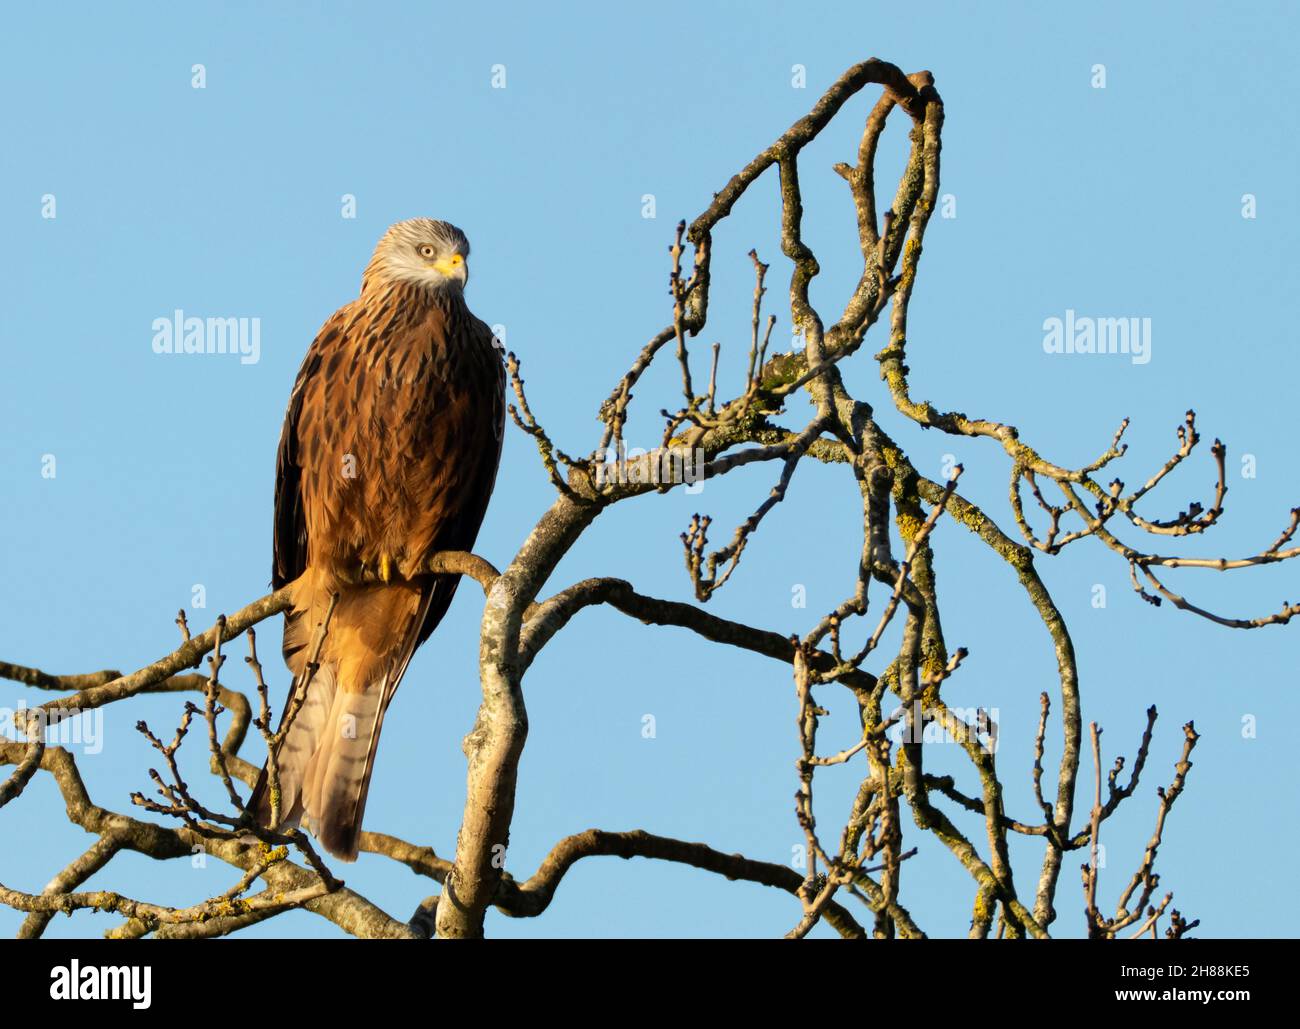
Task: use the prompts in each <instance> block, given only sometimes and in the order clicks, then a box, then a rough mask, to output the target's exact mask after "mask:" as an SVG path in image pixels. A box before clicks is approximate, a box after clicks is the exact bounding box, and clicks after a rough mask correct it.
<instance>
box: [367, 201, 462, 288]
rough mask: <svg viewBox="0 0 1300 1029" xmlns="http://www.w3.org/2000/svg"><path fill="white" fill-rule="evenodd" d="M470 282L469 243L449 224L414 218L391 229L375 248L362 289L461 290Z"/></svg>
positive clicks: (430, 219) (458, 230)
mask: <svg viewBox="0 0 1300 1029" xmlns="http://www.w3.org/2000/svg"><path fill="white" fill-rule="evenodd" d="M468 281H469V240H468V239H466V238H465V233H463V232H461V231H460V229H458V228H456V226H454V225H452V224H451V223H450V222H440V221H434V220H433V219H432V218H412V219H411V220H410V221H404V222H398V223H397V224H396V225H394V226H392V227H391V228H389V230H388V231H387V232H385V233H384V235H383V238H382V239H380V241H379V245H378V246H376V247H375V254H374V256H373V257H372V258H371V259H370V264H369V265H368V266H367V268H366V273H365V276H364V277H363V278H362V289H363V290H365V289H367V288H368V287H375V286H377V287H381V288H382V287H384V286H391V285H396V284H397V283H409V284H411V285H415V286H424V287H425V288H426V289H431V290H444V289H452V290H457V291H459V290H462V289H464V288H465V284H466V283H467V282H468Z"/></svg>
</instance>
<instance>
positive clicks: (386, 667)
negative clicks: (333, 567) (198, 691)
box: [249, 571, 430, 861]
mask: <svg viewBox="0 0 1300 1029" xmlns="http://www.w3.org/2000/svg"><path fill="white" fill-rule="evenodd" d="M294 589H295V597H294V607H293V609H292V610H291V611H290V612H288V613H287V614H286V616H285V648H284V649H285V659H286V661H287V663H288V665H289V668H290V671H292V672H293V673H294V691H293V693H292V694H291V695H290V700H289V701H288V702H287V703H286V707H285V713H286V715H285V716H287V714H288V712H289V711H291V710H292V698H293V697H294V696H296V695H297V693H298V692H299V691H300V690H301V689H302V687H303V684H304V681H305V679H306V664H307V660H308V658H309V656H310V651H311V644H312V640H313V637H314V634H315V631H316V626H317V625H319V624H320V622H321V620H322V619H323V618H324V616H325V612H326V610H327V609H328V605H329V598H330V593H331V590H332V589H339V600H338V604H337V606H336V607H335V609H334V614H333V615H332V616H331V618H330V623H329V631H328V633H327V635H326V637H325V642H324V644H323V646H322V648H321V655H320V660H319V667H318V669H317V671H316V673H315V675H313V676H312V679H311V682H310V684H308V686H307V692H306V698H305V699H304V700H303V702H302V705H301V707H300V708H299V710H298V714H297V715H296V716H295V718H294V720H293V723H292V724H291V725H290V727H289V732H288V734H287V735H286V737H285V739H284V740H283V741H282V742H281V744H280V747H279V749H278V750H277V751H276V763H277V767H278V778H279V782H280V825H281V826H287V825H296V824H298V822H299V820H300V819H301V818H302V817H303V816H304V815H305V816H306V818H307V820H308V828H310V830H311V832H312V834H313V835H314V836H315V837H316V838H317V839H318V840H319V841H320V843H321V845H322V846H323V847H324V848H325V849H326V850H327V851H328V852H329V853H331V854H333V855H334V856H335V857H337V858H340V859H342V860H344V861H353V860H355V859H356V856H357V837H358V835H359V834H360V832H361V819H362V816H363V815H364V814H365V808H366V796H367V794H368V793H369V790H370V776H371V774H372V773H373V771H374V762H375V749H376V747H377V746H378V744H379V732H380V729H381V728H382V727H383V724H384V713H385V712H386V711H387V709H388V705H389V702H390V701H391V700H392V698H393V693H394V691H395V690H396V689H397V686H398V683H400V682H401V679H402V675H403V674H404V673H405V671H406V666H407V665H408V664H409V663H410V660H411V655H412V654H413V653H414V651H415V647H416V645H417V643H418V641H419V632H420V626H421V624H422V623H423V621H424V616H425V613H426V612H427V610H428V606H429V600H430V591H429V589H428V587H422V586H418V585H415V584H413V583H390V584H387V585H375V586H361V587H345V588H340V587H338V586H337V585H335V584H333V583H323V582H320V581H317V580H316V579H315V578H314V577H313V576H312V574H311V572H310V571H308V573H307V574H306V575H304V576H303V577H302V578H301V579H299V580H298V581H297V582H296V583H295V584H294ZM281 725H282V726H283V717H282V720H281ZM269 786H270V784H269V780H268V776H267V770H266V769H265V768H263V769H262V774H261V776H260V777H259V779H258V782H257V786H256V787H255V788H254V790H253V796H252V798H251V799H250V801H249V806H250V807H251V808H252V810H253V811H254V813H255V815H256V817H257V819H258V821H259V822H260V823H261V824H262V825H267V826H269V825H270V820H271V798H270V789H269Z"/></svg>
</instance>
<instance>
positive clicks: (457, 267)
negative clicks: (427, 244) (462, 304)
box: [433, 254, 469, 285]
mask: <svg viewBox="0 0 1300 1029" xmlns="http://www.w3.org/2000/svg"><path fill="white" fill-rule="evenodd" d="M433 267H434V268H435V269H436V270H437V271H438V272H439V273H441V274H442V275H445V276H446V277H447V278H449V279H456V280H457V281H458V282H460V284H461V285H464V284H465V282H466V281H467V280H468V279H469V266H468V265H466V264H465V258H463V257H461V256H460V254H452V255H451V256H450V257H440V258H439V259H438V260H437V261H435V262H434V263H433Z"/></svg>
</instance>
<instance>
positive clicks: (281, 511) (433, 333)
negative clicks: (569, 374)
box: [249, 218, 505, 861]
mask: <svg viewBox="0 0 1300 1029" xmlns="http://www.w3.org/2000/svg"><path fill="white" fill-rule="evenodd" d="M468 258H469V241H468V240H467V239H466V238H465V234H464V233H463V232H461V230H460V229H458V228H456V227H455V226H454V225H450V224H448V223H447V222H442V221H432V220H430V219H427V218H416V219H413V220H411V221H404V222H399V223H397V224H396V225H394V226H392V227H391V228H390V229H389V230H388V231H387V232H386V233H385V234H384V236H383V238H382V239H381V240H380V241H379V244H378V246H376V247H375V252H374V256H373V257H372V258H371V260H370V263H369V265H368V266H367V267H366V270H365V274H364V275H363V276H362V279H361V296H360V297H359V298H358V299H356V300H353V301H352V302H351V303H349V304H347V305H346V306H344V307H342V308H340V309H339V310H338V311H337V312H335V314H334V316H333V317H332V318H330V319H329V321H327V322H326V323H325V325H324V327H323V328H322V329H321V331H320V333H319V334H318V335H317V336H316V339H315V341H314V342H313V343H312V345H311V347H310V349H309V350H308V351H307V357H306V359H305V360H304V361H303V365H302V369H301V371H299V373H298V378H297V381H296V382H295V383H294V387H293V392H292V394H290V397H289V410H288V413H287V414H286V415H285V419H284V429H283V431H282V433H281V436H280V449H279V453H278V456H277V460H276V483H275V540H274V555H273V566H272V582H273V584H274V586H275V587H276V589H279V588H280V587H281V586H284V585H287V584H291V586H292V599H293V606H292V607H291V608H290V609H289V610H288V611H286V613H285V631H284V659H285V663H286V664H287V665H288V666H289V670H290V672H291V673H292V674H293V678H294V688H293V692H292V693H291V694H290V698H291V699H290V702H289V703H288V704H286V707H285V713H284V715H283V716H282V719H281V727H282V728H283V726H284V724H285V722H284V719H285V718H289V717H292V721H291V722H290V723H289V729H288V732H287V734H286V735H285V737H284V739H283V741H282V743H281V745H280V748H279V751H278V753H277V765H278V769H279V784H280V820H279V825H280V826H281V827H285V826H289V825H297V824H299V823H300V820H301V819H302V817H303V816H304V815H305V816H306V818H307V822H308V827H309V828H310V829H311V831H312V833H313V834H314V835H315V836H316V838H317V839H318V840H319V841H320V843H321V844H322V846H324V848H325V849H326V850H327V851H329V852H330V853H331V854H333V855H335V856H336V857H338V858H341V859H343V860H345V861H351V860H354V859H355V858H356V854H357V835H358V833H359V832H360V831H361V817H362V814H363V812H364V811H365V806H366V794H367V791H368V788H369V784H370V776H371V773H372V772H373V770H374V761H375V748H376V745H377V744H378V742H379V730H380V728H381V726H382V725H383V722H384V712H385V711H386V710H387V708H388V705H389V703H390V702H391V701H392V699H393V692H394V691H395V690H396V689H397V686H398V683H399V682H401V679H402V674H403V673H404V672H405V671H406V666H407V664H408V663H409V662H410V660H411V655H412V654H413V653H414V652H415V649H416V648H417V647H418V646H419V645H420V644H421V643H423V642H424V641H425V640H426V639H427V638H428V636H429V634H430V633H431V632H433V630H434V628H435V627H436V626H437V624H438V622H439V621H441V619H442V617H443V615H444V614H446V612H447V607H448V605H449V604H450V603H451V598H452V595H453V594H454V593H455V592H456V584H457V582H458V581H459V580H458V577H456V576H450V575H425V574H423V573H422V569H423V568H424V567H425V566H426V563H427V561H428V559H429V557H430V556H431V555H433V554H435V553H437V552H438V551H442V550H469V549H470V548H471V547H472V546H473V544H474V538H475V536H476V535H477V534H478V529H479V525H480V523H481V522H482V521H483V515H484V512H485V511H486V510H487V504H488V498H489V496H490V495H491V493H492V487H493V484H494V483H495V481H496V473H497V465H498V463H499V461H500V456H501V437H502V430H503V427H504V407H505V370H504V368H503V366H502V361H501V356H500V352H499V348H498V347H497V345H496V343H495V341H494V339H493V335H492V331H491V329H489V327H488V326H487V325H486V324H484V323H483V322H482V321H480V320H479V319H478V318H476V317H474V315H473V314H471V313H470V310H469V308H468V306H466V303H465V297H464V288H465V284H466V282H467V281H468V278H469V269H468V266H467V264H466V262H467V260H468ZM334 595H337V597H338V599H337V601H336V606H335V609H334V612H333V614H332V616H331V617H330V620H329V625H328V631H327V633H326V635H325V637H324V642H323V645H322V647H321V651H320V656H319V660H318V661H317V668H316V671H315V673H314V674H313V675H310V676H309V675H308V672H307V664H308V662H309V660H310V657H311V650H312V644H313V638H314V637H315V635H316V629H317V626H318V625H319V624H320V623H321V621H322V619H324V617H325V615H326V612H327V611H328V609H329V604H330V600H331V597H333V596H334ZM308 679H310V682H307V680H308ZM304 686H306V689H305V694H304V695H303V696H302V697H301V698H300V699H299V698H298V694H300V693H303V691H304ZM295 706H296V707H297V710H296V714H295ZM269 794H270V790H269V783H268V779H267V772H266V769H265V768H264V769H263V770H262V775H261V777H260V779H259V780H258V783H257V786H256V787H255V788H254V791H253V796H252V799H251V800H250V802H249V807H250V809H251V810H252V811H253V812H254V814H255V816H256V817H257V818H258V820H259V821H260V822H261V823H262V824H263V825H268V826H269V823H270V816H271V799H270V795H269Z"/></svg>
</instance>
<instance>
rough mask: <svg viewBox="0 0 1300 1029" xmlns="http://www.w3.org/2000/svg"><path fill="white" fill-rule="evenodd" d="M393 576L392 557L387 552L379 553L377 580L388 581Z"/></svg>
mask: <svg viewBox="0 0 1300 1029" xmlns="http://www.w3.org/2000/svg"><path fill="white" fill-rule="evenodd" d="M392 577H393V559H392V558H390V557H389V556H388V555H387V554H380V555H379V581H380V582H388V581H389V580H390V579H391V578H392Z"/></svg>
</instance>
